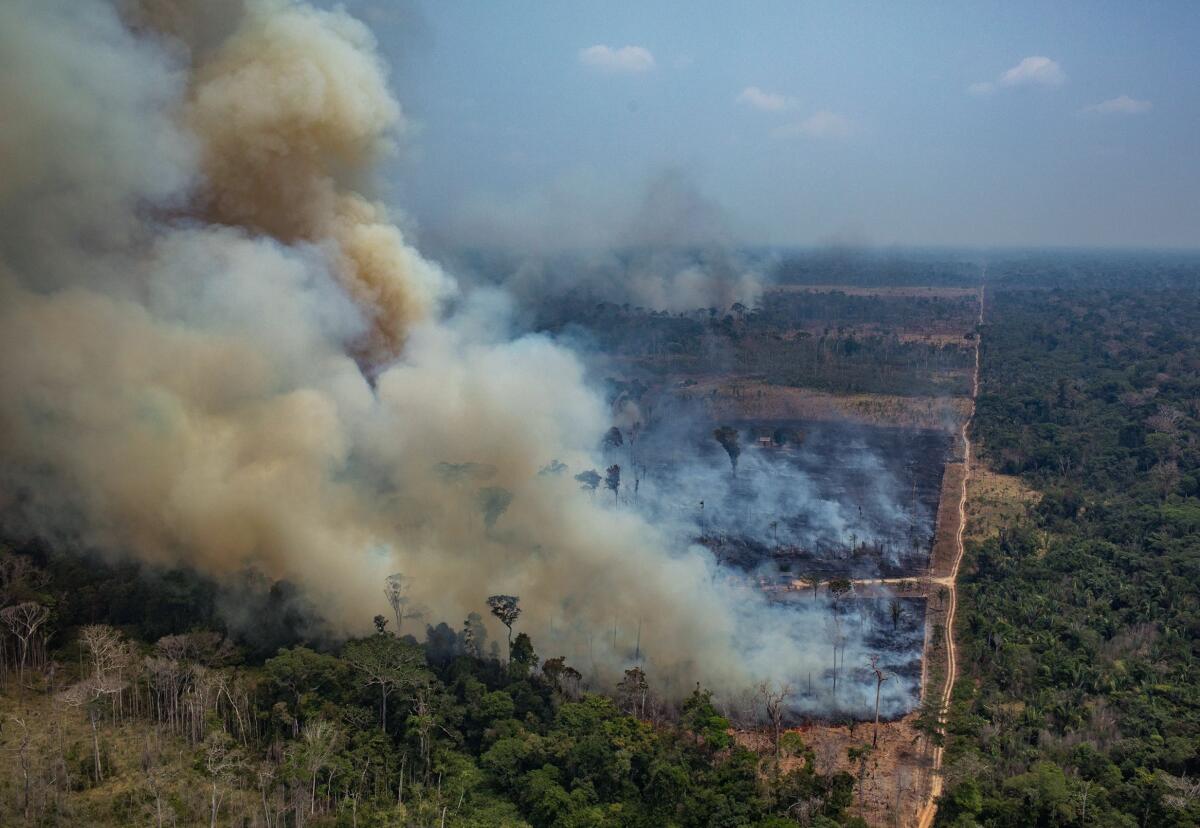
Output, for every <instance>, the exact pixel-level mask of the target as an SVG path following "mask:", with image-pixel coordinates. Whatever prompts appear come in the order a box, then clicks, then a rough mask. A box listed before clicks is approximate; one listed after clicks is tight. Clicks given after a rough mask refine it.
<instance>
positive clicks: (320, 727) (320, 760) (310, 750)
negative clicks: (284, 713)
mask: <svg viewBox="0 0 1200 828" xmlns="http://www.w3.org/2000/svg"><path fill="white" fill-rule="evenodd" d="M301 736H302V747H301V749H300V756H299V759H300V763H301V765H302V767H303V768H304V771H305V773H306V775H307V776H308V777H309V778H311V779H312V783H311V787H310V793H309V806H308V812H309V814H315V813H316V812H317V774H319V773H320V772H321V770H322V769H323V768H325V767H326V766H327V765H328V764H329V761H330V760H331V759H332V758H333V755H334V753H336V752H337V749H338V746H339V745H340V744H341V741H342V734H341V731H339V730H338V729H337V728H336V727H334V726H333V725H332V724H330V723H329V722H327V721H325V720H324V719H317V720H315V721H312V722H309V723H308V724H306V725H304V730H303V732H302V734H301Z"/></svg>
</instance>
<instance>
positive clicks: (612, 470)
mask: <svg viewBox="0 0 1200 828" xmlns="http://www.w3.org/2000/svg"><path fill="white" fill-rule="evenodd" d="M604 487H605V488H607V489H609V490H611V491H612V493H613V502H614V503H616V502H617V492H618V491H619V490H620V488H621V467H620V466H618V465H617V464H616V463H613V464H612V465H611V466H609V467H608V468H607V469H606V470H605V475H604Z"/></svg>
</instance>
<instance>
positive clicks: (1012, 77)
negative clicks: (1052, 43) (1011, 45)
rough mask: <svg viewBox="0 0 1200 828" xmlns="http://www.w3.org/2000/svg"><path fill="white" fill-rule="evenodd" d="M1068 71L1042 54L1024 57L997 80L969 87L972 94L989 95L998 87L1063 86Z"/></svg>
mask: <svg viewBox="0 0 1200 828" xmlns="http://www.w3.org/2000/svg"><path fill="white" fill-rule="evenodd" d="M1066 81H1067V73H1066V72H1064V71H1063V70H1062V67H1061V66H1059V65H1058V63H1057V62H1056V61H1053V60H1051V59H1050V58H1048V57H1044V56H1042V55H1031V56H1030V57H1027V58H1022V59H1021V62H1020V63H1018V64H1017V65H1016V66H1014V67H1012V68H1011V69H1009V70H1008V71H1006V72H1004V73H1003V74H1002V75H1000V77H999V78H997V79H996V80H995V81H980V82H979V83H973V84H971V85H970V86H968V87H967V91H968V92H970V93H971V94H972V95H987V94H989V93H991V92H995V91H996V90H997V89H1004V88H1010V87H1016V86H1062V85H1063V84H1064V83H1066Z"/></svg>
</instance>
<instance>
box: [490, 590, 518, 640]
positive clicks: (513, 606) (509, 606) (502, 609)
mask: <svg viewBox="0 0 1200 828" xmlns="http://www.w3.org/2000/svg"><path fill="white" fill-rule="evenodd" d="M520 601H521V598H520V596H517V595H490V596H488V599H487V603H488V606H489V607H491V610H492V615H494V616H496V617H497V618H499V619H500V623H501V624H503V625H504V626H505V627H507V628H508V649H509V651H510V652H511V651H512V628H513V624H515V623H517V619H518V618H519V617H520V616H521V607H520Z"/></svg>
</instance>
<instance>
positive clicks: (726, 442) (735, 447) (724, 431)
mask: <svg viewBox="0 0 1200 828" xmlns="http://www.w3.org/2000/svg"><path fill="white" fill-rule="evenodd" d="M713 439H714V440H716V441H717V442H718V443H720V444H721V448H723V449H725V453H726V454H728V455H729V465H730V467H731V468H732V469H733V474H734V476H737V464H738V456H739V455H741V453H742V446H741V443H740V442H739V435H738V430H737V429H736V428H731V427H730V426H721V427H720V428H718V429H714V430H713Z"/></svg>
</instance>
